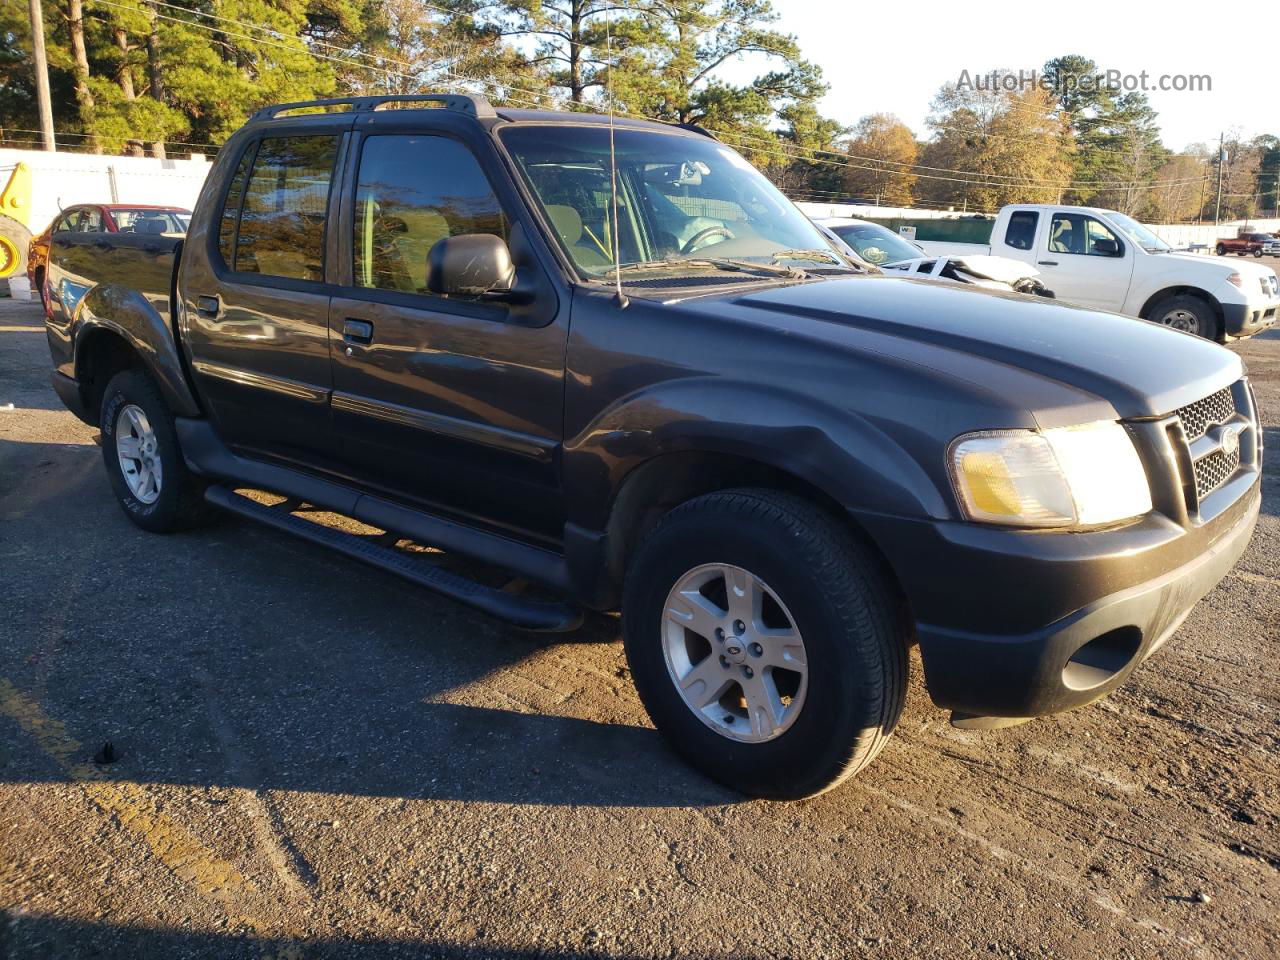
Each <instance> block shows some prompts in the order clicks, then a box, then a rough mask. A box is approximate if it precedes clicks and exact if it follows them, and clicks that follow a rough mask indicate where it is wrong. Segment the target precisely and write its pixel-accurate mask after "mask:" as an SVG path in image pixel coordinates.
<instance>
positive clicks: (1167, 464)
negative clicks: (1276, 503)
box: [855, 380, 1263, 718]
mask: <svg viewBox="0 0 1280 960" xmlns="http://www.w3.org/2000/svg"><path fill="white" fill-rule="evenodd" d="M1217 424H1230V425H1233V426H1239V425H1243V426H1244V427H1245V429H1244V431H1243V432H1240V433H1237V434H1235V436H1236V437H1237V439H1238V441H1239V445H1238V455H1237V456H1236V459H1235V461H1234V462H1233V461H1232V460H1231V458H1230V457H1229V456H1228V455H1227V454H1226V452H1225V448H1224V447H1223V446H1222V438H1223V437H1225V436H1226V435H1227V434H1226V433H1225V432H1224V431H1223V429H1222V427H1221V426H1216V425H1217ZM1127 426H1128V428H1129V431H1130V434H1131V436H1132V437H1133V438H1134V443H1135V448H1136V449H1137V450H1138V453H1139V456H1140V457H1141V458H1142V460H1143V464H1144V467H1145V469H1146V471H1147V476H1148V480H1149V482H1150V483H1151V490H1152V505H1153V509H1152V511H1151V512H1150V513H1148V514H1147V515H1146V516H1144V517H1142V518H1141V519H1139V520H1136V521H1133V522H1131V523H1128V524H1125V525H1122V526H1117V527H1113V528H1107V529H1101V530H1090V531H1078V532H1068V531H1032V530H1014V529H1010V528H1001V527H995V526H988V525H985V524H978V523H968V522H963V521H957V520H942V519H928V520H924V519H919V520H917V519H907V518H903V517H886V516H883V515H876V514H861V513H856V514H855V519H856V520H857V521H858V522H859V523H860V524H861V525H862V526H863V528H864V529H866V531H867V533H868V534H869V535H870V536H871V537H872V539H873V540H874V541H875V542H876V543H877V544H878V545H879V546H880V548H881V550H882V551H883V552H884V554H885V557H886V559H887V560H888V562H889V564H890V566H891V567H892V568H893V571H894V573H895V574H896V575H897V578H898V582H899V583H900V584H901V586H902V589H903V591H904V593H905V594H906V599H907V602H908V604H909V606H910V609H911V612H912V615H913V616H914V618H915V621H916V630H917V634H918V637H919V641H920V653H921V658H922V659H923V661H924V671H925V683H926V685H927V687H928V689H929V694H930V696H931V697H932V698H933V700H934V702H935V703H936V704H938V706H940V707H946V708H950V709H952V710H954V711H956V712H957V713H959V714H968V715H970V716H971V717H978V718H996V717H1004V718H1026V717H1035V716H1040V715H1043V714H1048V713H1057V712H1059V711H1062V710H1070V709H1073V708H1075V707H1079V706H1083V705H1084V704H1087V703H1090V702H1092V701H1094V700H1096V699H1098V698H1099V697H1101V696H1104V695H1105V694H1107V693H1109V692H1110V691H1111V690H1114V689H1115V688H1116V687H1117V686H1118V685H1120V684H1121V683H1123V682H1124V680H1125V679H1126V678H1127V677H1128V676H1129V674H1131V673H1132V672H1133V670H1134V669H1135V668H1136V667H1137V665H1138V664H1139V663H1141V662H1142V661H1143V660H1144V659H1146V658H1147V657H1148V656H1149V655H1150V654H1151V653H1152V652H1153V651H1154V650H1155V649H1156V648H1157V647H1159V646H1160V644H1162V643H1163V642H1164V641H1165V640H1166V639H1167V638H1168V637H1169V636H1170V635H1172V633H1173V632H1174V631H1175V630H1176V629H1177V628H1178V625H1179V624H1180V623H1181V622H1182V620H1183V619H1184V618H1185V617H1186V615H1187V613H1188V612H1189V611H1190V610H1191V608H1192V607H1193V606H1194V605H1195V604H1196V603H1197V602H1198V601H1199V600H1200V598H1201V597H1203V596H1204V595H1205V594H1206V593H1208V592H1209V591H1210V590H1211V589H1213V587H1214V585H1215V584H1217V582H1218V581H1219V580H1220V579H1222V577H1223V576H1225V575H1226V573H1227V571H1228V570H1230V569H1231V566H1232V564H1234V563H1235V561H1236V559H1237V558H1238V557H1239V556H1240V554H1241V553H1242V552H1243V551H1244V549H1245V547H1246V546H1247V545H1248V542H1249V537H1250V535H1251V534H1252V532H1253V528H1254V525H1255V524H1256V522H1257V517H1258V512H1259V509H1260V505H1261V500H1262V494H1261V476H1262V452H1263V451H1262V442H1261V439H1262V438H1261V432H1260V430H1259V429H1258V419H1257V405H1256V403H1255V402H1254V400H1253V395H1252V392H1251V391H1250V389H1249V387H1248V382H1247V381H1246V380H1239V381H1237V382H1236V383H1234V384H1232V385H1231V387H1230V388H1229V391H1228V390H1227V389H1224V390H1220V391H1218V392H1217V393H1215V394H1212V395H1211V396H1209V397H1206V398H1204V399H1203V400H1200V401H1197V402H1195V403H1193V404H1190V405H1188V406H1186V407H1184V408H1181V409H1179V410H1178V411H1175V412H1174V413H1173V414H1170V415H1168V416H1165V417H1161V418H1156V419H1152V420H1143V421H1134V422H1129V423H1128V424H1127ZM1224 458H1225V459H1224Z"/></svg>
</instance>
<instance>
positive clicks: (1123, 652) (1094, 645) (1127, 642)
mask: <svg viewBox="0 0 1280 960" xmlns="http://www.w3.org/2000/svg"><path fill="white" fill-rule="evenodd" d="M1141 646H1142V631H1141V630H1139V629H1138V628H1137V627H1118V628H1117V629H1115V630H1109V631H1107V632H1106V633H1104V634H1102V636H1100V637H1094V638H1093V639H1092V640H1090V641H1089V642H1088V643H1086V644H1085V645H1084V646H1083V647H1081V648H1080V649H1079V650H1077V651H1076V652H1075V654H1074V655H1073V656H1072V657H1071V659H1070V660H1068V661H1067V665H1066V666H1065V667H1063V669H1062V682H1063V683H1064V684H1065V685H1066V686H1067V687H1069V688H1070V689H1072V690H1092V689H1093V688H1094V687H1100V686H1102V684H1104V683H1106V682H1107V681H1108V680H1110V679H1111V678H1112V677H1114V676H1115V675H1116V674H1118V673H1120V672H1121V671H1122V670H1124V668H1125V667H1127V666H1128V665H1129V664H1130V663H1131V662H1132V661H1133V658H1134V657H1136V656H1137V655H1138V648H1139V647H1141Z"/></svg>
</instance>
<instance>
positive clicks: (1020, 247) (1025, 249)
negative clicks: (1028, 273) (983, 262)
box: [991, 210, 1041, 264]
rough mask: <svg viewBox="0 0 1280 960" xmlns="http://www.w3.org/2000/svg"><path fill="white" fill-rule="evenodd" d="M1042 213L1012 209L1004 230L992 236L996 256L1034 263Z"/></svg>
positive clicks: (992, 247)
mask: <svg viewBox="0 0 1280 960" xmlns="http://www.w3.org/2000/svg"><path fill="white" fill-rule="evenodd" d="M1040 215H1041V214H1040V211H1039V210H1011V211H1010V212H1009V217H1008V219H1007V221H1006V222H1005V224H1004V227H1003V232H997V233H995V234H993V235H992V237H991V252H992V253H993V254H995V255H996V256H1000V257H1010V258H1012V259H1014V260H1021V261H1022V262H1023V263H1031V264H1034V263H1035V261H1036V249H1035V246H1036V234H1037V232H1038V231H1039V229H1040Z"/></svg>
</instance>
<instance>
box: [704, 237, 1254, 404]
mask: <svg viewBox="0 0 1280 960" xmlns="http://www.w3.org/2000/svg"><path fill="white" fill-rule="evenodd" d="M1201 259H1203V258H1201ZM682 306H683V307H685V308H686V309H689V310H691V311H695V312H706V313H708V314H714V315H716V316H719V317H723V318H735V319H737V320H738V321H739V322H741V321H744V320H746V321H756V322H760V323H765V324H768V325H770V326H773V327H775V328H778V329H779V330H781V331H783V332H785V333H786V334H789V335H791V336H796V337H801V336H802V337H806V338H810V339H817V340H819V341H824V342H825V343H823V344H820V345H823V346H829V347H830V348H831V349H835V350H839V349H846V350H858V351H861V352H864V353H865V352H875V353H878V354H880V355H882V356H886V357H892V358H893V359H895V360H897V361H899V362H903V363H911V364H915V365H924V366H928V367H930V368H932V369H934V370H937V371H938V372H939V373H941V374H943V375H945V376H948V377H952V378H955V379H958V380H963V381H967V382H969V383H971V384H976V385H978V386H979V387H982V388H985V389H987V390H988V391H993V392H999V393H1001V394H1003V395H1004V396H1003V399H1004V402H1006V403H1008V404H1011V405H1017V406H1019V407H1021V408H1024V409H1027V410H1028V411H1030V412H1031V413H1032V414H1033V415H1034V416H1035V417H1036V418H1037V420H1038V421H1039V422H1040V423H1041V425H1042V426H1050V425H1062V424H1061V423H1057V424H1054V423H1052V422H1050V421H1052V420H1055V419H1058V420H1060V419H1062V418H1064V417H1065V418H1067V419H1068V421H1069V422H1070V417H1071V416H1078V415H1081V411H1079V410H1077V411H1071V410H1066V411H1059V413H1058V415H1057V416H1054V415H1052V414H1050V416H1049V417H1048V418H1046V417H1045V416H1044V413H1045V408H1044V405H1053V404H1059V405H1060V404H1061V402H1062V397H1064V396H1067V395H1079V394H1088V395H1090V396H1091V397H1094V398H1097V399H1099V400H1102V401H1105V403H1106V404H1108V405H1110V407H1111V409H1113V410H1114V411H1115V415H1116V416H1118V417H1151V416H1160V415H1163V414H1167V413H1170V412H1172V411H1173V410H1176V409H1178V408H1179V407H1181V406H1184V405H1186V404H1188V403H1191V402H1192V401H1194V400H1199V399H1200V398H1202V397H1205V396H1207V395H1209V394H1211V393H1213V392H1215V391H1217V390H1220V389H1222V388H1223V387H1224V386H1226V385H1228V384H1230V383H1232V382H1234V381H1235V380H1237V379H1239V378H1240V377H1241V376H1242V375H1243V365H1242V364H1241V362H1240V359H1239V358H1238V357H1237V356H1236V355H1235V354H1234V353H1232V352H1231V351H1229V350H1226V349H1224V348H1222V347H1220V346H1218V345H1217V344H1214V343H1210V342H1209V341H1207V340H1202V339H1200V338H1199V337H1194V336H1191V335H1189V334H1184V333H1179V332H1178V331H1176V330H1171V329H1169V328H1168V327H1163V326H1159V325H1157V324H1153V323H1147V322H1146V321H1143V320H1135V319H1133V318H1131V317H1123V316H1120V315H1119V314H1112V313H1103V312H1100V311H1095V310H1088V309H1085V308H1082V307H1075V306H1070V305H1067V304H1063V303H1058V302H1056V301H1052V300H1042V299H1039V298H1034V297H1028V296H1023V295H1021V294H1015V293H1001V292H993V291H989V290H982V289H979V288H976V287H965V286H960V285H956V284H943V283H937V282H931V281H927V280H916V279H912V278H908V277H894V276H889V275H885V276H859V277H847V278H839V279H832V280H826V281H821V282H810V283H800V284H794V285H788V286H781V287H779V286H773V287H768V288H765V289H762V290H759V291H751V292H747V293H745V294H740V295H737V296H726V297H712V298H702V299H696V300H691V301H686V302H685V303H684V304H682ZM1027 375H1030V376H1027ZM1046 380H1048V381H1054V382H1055V383H1056V384H1057V385H1058V386H1057V387H1056V388H1054V387H1052V386H1051V385H1050V384H1044V381H1046ZM1037 382H1039V383H1041V384H1043V387H1044V389H1039V388H1037V387H1036V386H1035V384H1036V383H1037ZM1063 388H1065V389H1063ZM1039 398H1042V400H1041V399H1039ZM1042 401H1043V402H1042ZM1096 409H1097V407H1096V406H1095V412H1096ZM1074 422H1081V421H1080V420H1079V419H1077V420H1075V421H1074Z"/></svg>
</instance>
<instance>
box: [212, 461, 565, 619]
mask: <svg viewBox="0 0 1280 960" xmlns="http://www.w3.org/2000/svg"><path fill="white" fill-rule="evenodd" d="M204 498H205V499H206V500H208V501H209V502H210V503H211V504H213V505H214V506H217V507H220V508H222V509H223V510H228V511H230V512H231V513H234V514H238V515H239V516H242V517H247V518H249V519H250V520H256V521H258V522H259V523H265V524H266V525H267V526H269V527H274V528H275V529H277V530H283V531H284V532H285V533H291V534H293V535H294V536H297V537H301V538H302V539H304V540H310V541H311V542H312V543H318V544H321V545H322V546H326V547H329V548H330V549H331V550H336V551H338V552H339V553H342V554H345V555H346V556H348V557H351V558H352V559H354V560H360V561H362V562H363V563H367V564H369V565H370V566H374V567H378V568H379V569H381V570H386V571H387V572H388V573H394V574H395V575H396V576H398V577H402V578H404V579H405V580H408V581H409V582H411V583H416V584H418V585H419V586H422V587H426V588H427V589H429V590H434V591H436V593H440V594H443V595H444V596H446V597H449V598H450V599H452V600H456V601H458V603H461V604H464V605H466V606H468V607H471V608H473V609H475V610H480V611H482V612H484V613H487V614H489V615H490V616H492V617H496V618H497V619H499V620H503V621H505V622H507V623H510V624H512V625H513V626H517V627H520V628H522V629H524V630H537V631H543V632H547V633H563V632H566V631H569V630H576V629H577V628H578V627H579V626H581V625H582V612H581V611H580V610H577V609H575V608H574V607H572V606H570V605H569V604H567V603H559V602H556V601H548V600H531V599H528V598H526V597H521V596H518V595H516V594H512V593H506V592H505V591H502V590H498V589H495V588H493V587H487V586H485V585H484V584H482V583H476V582H475V581H474V580H468V579H467V578H466V577H462V576H459V575H458V574H456V573H450V572H449V571H448V570H442V569H440V568H439V567H437V566H435V565H433V564H431V563H428V562H425V561H420V560H415V558H414V557H412V556H411V555H408V554H404V553H401V552H400V551H398V550H395V549H394V548H391V547H383V546H379V545H378V544H376V543H371V542H370V541H368V540H366V539H365V538H363V537H359V536H356V535H355V534H350V533H343V532H342V531H341V530H334V529H333V528H332V527H324V526H321V525H320V524H318V523H312V522H311V521H309V520H303V519H301V518H300V517H295V516H294V515H293V514H291V513H287V512H286V511H284V510H281V509H278V508H274V507H268V506H264V505H263V504H261V503H258V502H257V501H256V500H250V499H249V498H248V497H244V496H241V495H240V494H238V493H236V492H235V491H233V490H229V489H227V488H226V487H222V486H218V485H216V484H215V485H213V486H210V487H209V488H208V489H206V490H205V494H204Z"/></svg>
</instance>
